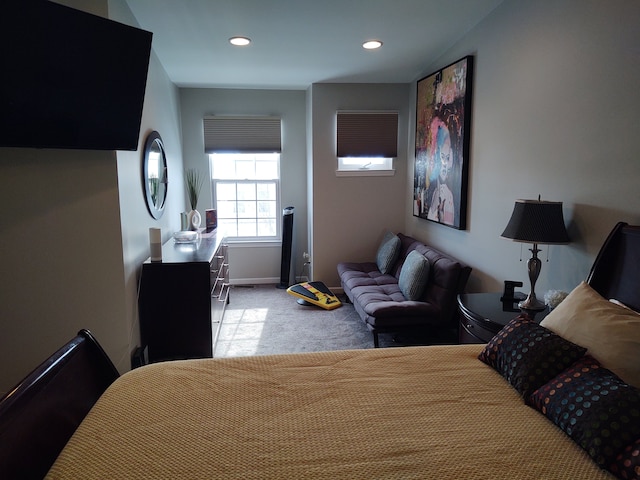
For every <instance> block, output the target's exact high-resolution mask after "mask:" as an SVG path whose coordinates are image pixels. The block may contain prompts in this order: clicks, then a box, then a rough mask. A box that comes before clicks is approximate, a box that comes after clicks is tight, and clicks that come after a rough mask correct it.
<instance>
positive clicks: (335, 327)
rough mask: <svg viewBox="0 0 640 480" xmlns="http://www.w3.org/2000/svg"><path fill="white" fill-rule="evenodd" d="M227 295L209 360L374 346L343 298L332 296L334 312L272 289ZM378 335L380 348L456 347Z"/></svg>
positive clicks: (237, 288)
mask: <svg viewBox="0 0 640 480" xmlns="http://www.w3.org/2000/svg"><path fill="white" fill-rule="evenodd" d="M230 295H231V296H230V299H231V301H230V302H229V305H227V308H226V311H225V313H224V318H223V320H222V324H221V325H220V327H219V329H220V330H219V333H218V339H217V342H216V345H215V346H214V348H215V350H214V357H239V356H247V355H270V354H278V353H300V352H320V351H327V350H347V349H364V348H374V347H373V335H372V334H371V332H370V331H369V330H368V329H367V327H366V326H365V324H364V322H363V321H362V319H360V317H359V316H358V314H357V313H356V312H355V309H354V308H353V305H351V304H350V303H346V302H345V297H344V295H343V294H339V295H338V298H339V299H340V301H341V302H342V306H341V307H339V308H336V309H334V310H324V309H322V308H320V307H316V306H304V305H300V304H299V303H298V302H297V297H294V296H292V295H290V294H288V293H287V291H286V290H285V289H279V288H276V286H275V285H255V286H235V287H232V289H231V292H230ZM431 333H432V332H431ZM379 337H380V347H382V348H384V347H397V346H404V345H425V344H430V343H456V342H455V340H454V341H449V340H445V341H442V340H437V339H434V338H433V337H432V335H431V338H428V339H425V338H424V335H423V336H422V337H420V335H414V336H412V337H408V336H406V334H405V336H396V335H393V334H380V336H379Z"/></svg>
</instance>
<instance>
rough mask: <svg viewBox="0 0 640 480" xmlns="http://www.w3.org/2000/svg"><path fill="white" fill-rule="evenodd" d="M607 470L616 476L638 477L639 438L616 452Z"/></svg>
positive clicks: (639, 458) (639, 459)
mask: <svg viewBox="0 0 640 480" xmlns="http://www.w3.org/2000/svg"><path fill="white" fill-rule="evenodd" d="M609 471H610V472H611V473H613V474H614V475H615V476H616V477H618V478H624V479H629V480H632V479H638V478H640V438H639V439H638V440H636V441H635V442H633V443H632V444H631V445H628V446H627V448H625V449H624V450H623V451H622V453H619V454H618V456H617V457H616V460H615V461H614V462H613V464H612V465H611V466H610V467H609Z"/></svg>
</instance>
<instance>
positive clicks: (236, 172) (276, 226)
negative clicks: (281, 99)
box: [203, 115, 282, 241]
mask: <svg viewBox="0 0 640 480" xmlns="http://www.w3.org/2000/svg"><path fill="white" fill-rule="evenodd" d="M203 127H204V148H205V152H206V153H207V154H209V158H210V162H211V191H212V192H213V206H214V208H215V209H216V210H217V214H218V225H219V226H220V227H221V228H224V231H225V234H226V235H227V236H228V237H235V238H237V239H240V240H260V241H279V240H280V237H281V233H280V221H279V219H280V216H279V212H280V152H281V150H282V138H281V120H280V118H279V117H270V116H226V115H215V116H207V117H205V118H204V121H203Z"/></svg>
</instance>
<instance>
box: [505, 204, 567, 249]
mask: <svg viewBox="0 0 640 480" xmlns="http://www.w3.org/2000/svg"><path fill="white" fill-rule="evenodd" d="M501 237H504V238H510V239H511V240H514V241H516V242H526V243H542V244H563V243H569V235H568V234H567V229H566V228H565V226H564V217H563V215H562V202H547V201H544V200H516V203H515V205H514V207H513V213H512V214H511V218H510V219H509V223H508V224H507V226H506V228H505V229H504V232H502V235H501Z"/></svg>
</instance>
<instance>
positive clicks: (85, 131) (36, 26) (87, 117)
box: [0, 0, 152, 150]
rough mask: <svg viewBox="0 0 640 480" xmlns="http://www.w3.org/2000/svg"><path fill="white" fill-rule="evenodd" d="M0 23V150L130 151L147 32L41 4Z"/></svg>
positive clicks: (12, 8) (19, 3)
mask: <svg viewBox="0 0 640 480" xmlns="http://www.w3.org/2000/svg"><path fill="white" fill-rule="evenodd" d="M1 10H2V15H1V17H2V19H1V20H0V39H1V40H0V52H1V55H0V65H1V66H2V73H1V74H0V146H2V147H31V148H69V149H89V150H136V149H137V147H138V137H139V134H140V121H141V118H142V107H143V104H144V93H145V88H146V83H147V71H148V68H149V55H150V52H151V37H152V34H151V33H150V32H146V31H144V30H140V29H138V28H134V27H131V26H128V25H124V24H121V23H118V22H114V21H112V20H108V19H106V18H102V17H99V16H96V15H91V14H89V13H86V12H82V11H79V10H75V9H72V8H69V7H66V6H63V5H59V4H57V3H54V2H50V1H47V0H9V2H8V5H6V4H3V6H2V8H1Z"/></svg>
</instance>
